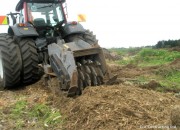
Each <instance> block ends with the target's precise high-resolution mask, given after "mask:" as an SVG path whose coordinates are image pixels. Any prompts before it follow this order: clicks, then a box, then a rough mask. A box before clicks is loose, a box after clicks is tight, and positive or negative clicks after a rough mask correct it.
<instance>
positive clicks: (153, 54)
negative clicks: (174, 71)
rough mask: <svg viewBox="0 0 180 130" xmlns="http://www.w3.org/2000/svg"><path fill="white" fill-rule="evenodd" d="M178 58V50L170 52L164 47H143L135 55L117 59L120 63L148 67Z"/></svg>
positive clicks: (179, 56)
mask: <svg viewBox="0 0 180 130" xmlns="http://www.w3.org/2000/svg"><path fill="white" fill-rule="evenodd" d="M130 50H131V49H130ZM130 50H129V51H130ZM124 52H125V51H124ZM126 52H128V51H126ZM124 54H125V53H124ZM177 58H180V53H179V52H176V51H171V52H170V51H168V50H164V49H159V50H158V49H151V48H143V49H141V50H139V52H136V54H135V55H132V56H129V55H127V57H124V58H123V60H120V61H116V63H118V64H120V65H127V64H135V65H138V66H140V67H148V66H158V65H163V64H168V63H171V62H172V61H174V60H175V59H177Z"/></svg>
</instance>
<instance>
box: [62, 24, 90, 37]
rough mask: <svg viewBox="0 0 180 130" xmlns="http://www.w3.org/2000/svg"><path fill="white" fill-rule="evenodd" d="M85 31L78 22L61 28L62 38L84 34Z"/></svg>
mask: <svg viewBox="0 0 180 130" xmlns="http://www.w3.org/2000/svg"><path fill="white" fill-rule="evenodd" d="M85 31H86V30H85V29H84V28H83V26H82V25H81V24H80V23H78V22H68V23H66V24H65V25H64V26H63V34H62V36H63V38H64V37H66V36H69V35H71V34H80V33H85Z"/></svg>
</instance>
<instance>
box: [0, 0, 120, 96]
mask: <svg viewBox="0 0 180 130" xmlns="http://www.w3.org/2000/svg"><path fill="white" fill-rule="evenodd" d="M65 3H66V1H65V0H20V1H19V2H18V4H17V6H16V9H15V10H16V11H17V12H16V13H9V14H7V16H6V17H5V18H6V21H7V22H8V23H9V21H12V25H9V28H8V31H7V33H2V34H0V89H2V90H3V89H9V88H15V87H17V86H19V85H28V84H33V83H35V82H37V81H38V80H40V78H41V77H42V70H43V73H44V74H45V75H54V76H56V77H57V79H58V81H59V87H60V89H61V90H63V91H65V92H67V96H75V95H80V94H81V93H82V91H83V89H85V88H86V87H87V86H98V85H102V84H112V83H113V82H114V81H115V80H116V78H117V76H113V75H112V74H111V73H110V71H109V69H108V68H107V65H106V61H105V58H104V54H103V50H102V48H101V47H100V46H99V44H98V40H97V39H96V36H95V35H94V34H93V32H91V31H89V30H87V29H84V27H83V26H82V25H81V24H80V23H79V22H76V21H71V22H68V21H67V10H66V8H67V7H66V4H65ZM42 68H43V69H42Z"/></svg>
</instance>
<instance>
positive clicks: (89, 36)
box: [83, 30, 98, 45]
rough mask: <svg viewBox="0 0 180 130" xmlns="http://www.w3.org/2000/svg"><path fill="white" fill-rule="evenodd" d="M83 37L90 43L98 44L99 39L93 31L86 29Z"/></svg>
mask: <svg viewBox="0 0 180 130" xmlns="http://www.w3.org/2000/svg"><path fill="white" fill-rule="evenodd" d="M83 39H84V40H85V41H86V42H87V43H89V44H91V45H92V44H97V43H98V40H97V39H96V35H93V32H92V31H89V30H86V31H85V33H84V35H83Z"/></svg>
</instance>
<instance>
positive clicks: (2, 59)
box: [0, 33, 22, 90]
mask: <svg viewBox="0 0 180 130" xmlns="http://www.w3.org/2000/svg"><path fill="white" fill-rule="evenodd" d="M21 68H22V62H21V56H20V50H19V47H18V45H16V44H15V42H14V40H13V38H12V37H11V36H10V35H8V34H5V33H3V34H0V89H1V90H3V89H5V88H12V87H14V86H16V85H18V84H20V74H21Z"/></svg>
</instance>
